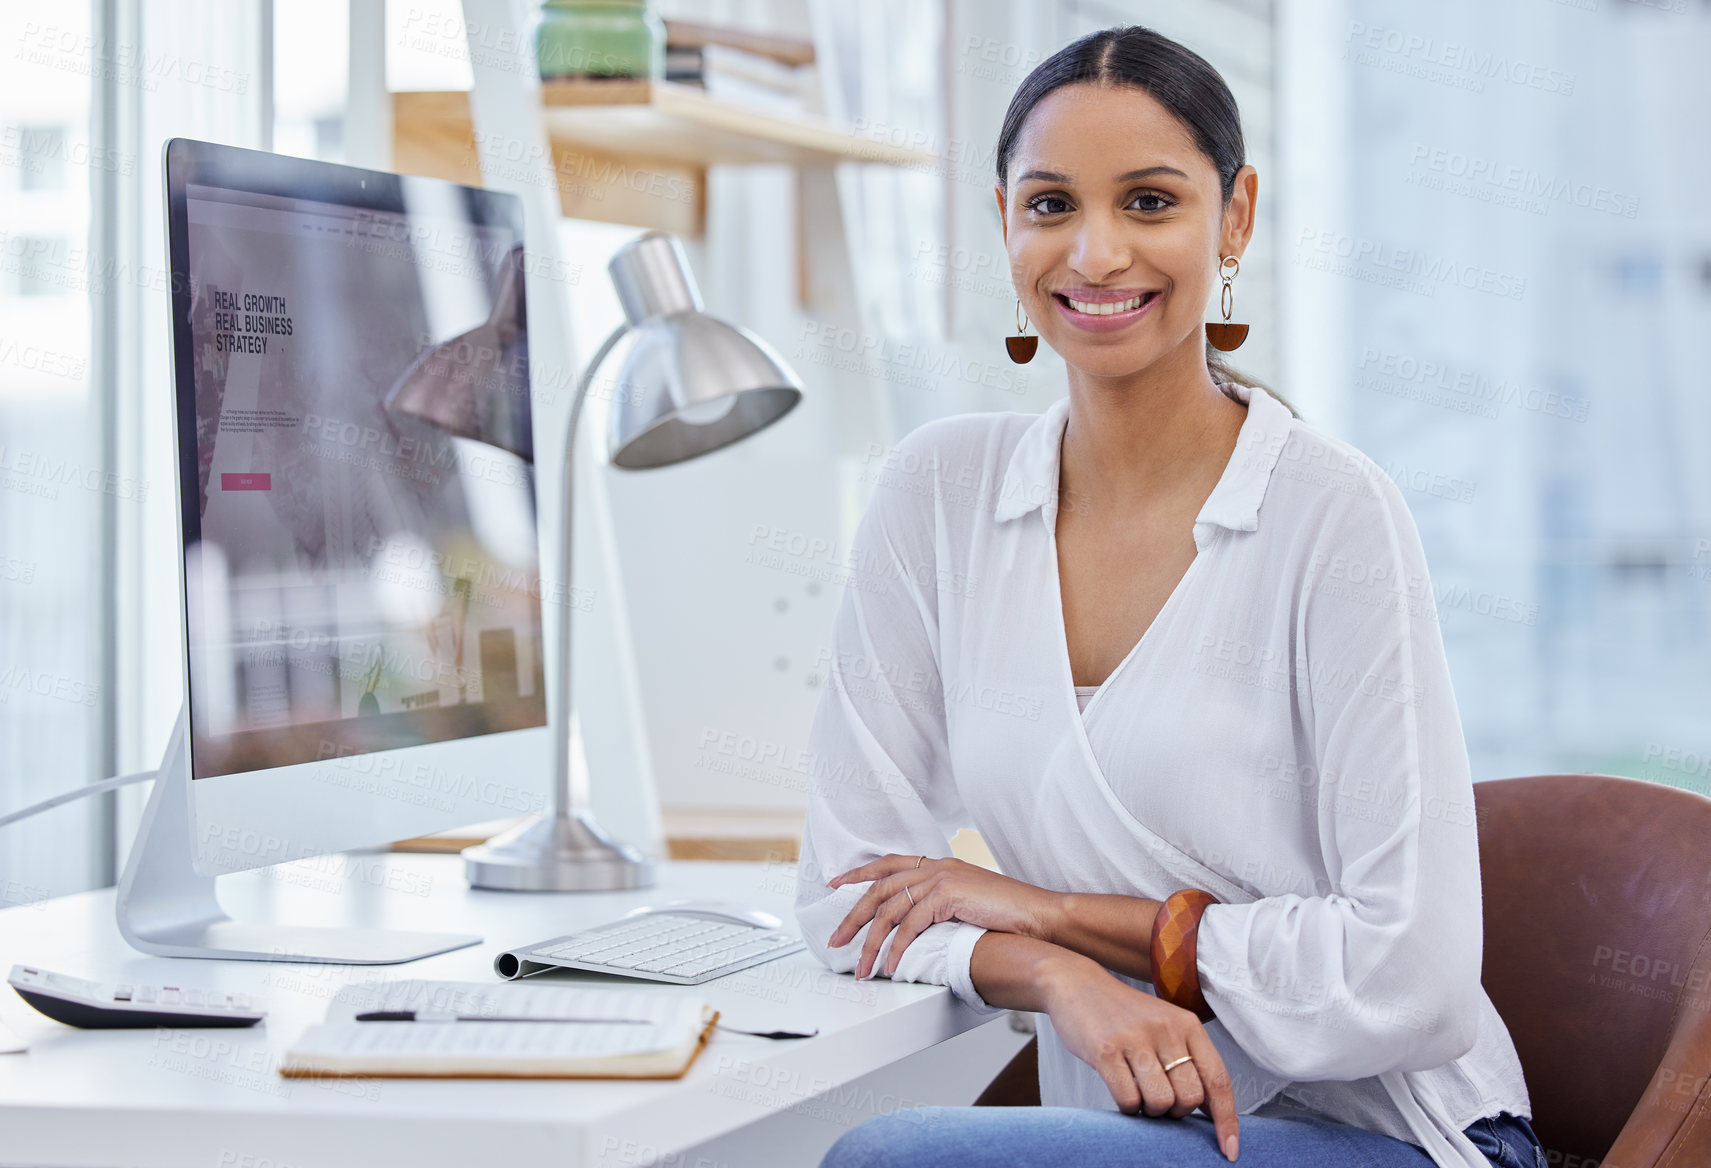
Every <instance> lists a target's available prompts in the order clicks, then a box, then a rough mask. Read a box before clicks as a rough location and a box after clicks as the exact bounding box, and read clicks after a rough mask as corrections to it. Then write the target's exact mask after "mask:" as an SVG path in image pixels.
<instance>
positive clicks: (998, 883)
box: [827, 855, 1062, 977]
mask: <svg viewBox="0 0 1711 1168" xmlns="http://www.w3.org/2000/svg"><path fill="white" fill-rule="evenodd" d="M864 880H871V881H873V887H871V888H869V889H868V890H867V891H866V892H864V893H862V896H861V899H860V900H858V901H856V904H855V907H854V908H852V909H851V910H850V912H849V915H848V916H846V917H844V919H843V921H842V922H841V923H840V924H839V925H838V927H837V928H836V929H834V930H832V935H831V937H830V938H828V940H827V944H828V945H829V946H830V947H831V948H833V949H836V948H838V947H839V946H840V945H847V944H849V942H850V940H851V939H852V938H853V937H854V936H855V935H856V934H857V933H859V932H861V928H862V926H863V925H865V924H867V923H868V922H869V921H872V922H873V927H872V928H870V929H868V931H867V940H866V942H865V943H864V944H863V945H862V950H861V958H860V959H859V960H858V961H857V962H856V968H855V975H856V976H857V977H866V976H867V975H868V973H869V972H870V971H871V970H872V969H873V963H874V962H875V961H876V960H877V959H878V957H879V949H880V946H882V945H884V944H885V938H886V937H887V936H889V935H890V934H891V931H892V930H893V929H896V931H897V937H896V939H895V940H893V941H892V942H891V952H890V953H889V954H888V955H887V956H886V961H885V974H886V976H887V977H889V976H891V975H892V974H893V973H895V972H897V963H898V962H899V961H901V960H902V959H903V951H904V950H905V949H907V948H908V947H909V945H910V943H911V942H912V941H914V940H915V938H916V937H919V936H920V935H921V934H922V933H923V932H925V931H926V929H927V927H928V926H929V925H934V924H937V923H938V922H940V921H950V920H957V921H964V922H966V923H968V924H971V925H980V926H981V927H982V928H986V929H991V930H993V931H994V932H999V933H1016V934H1018V935H1020V936H1024V937H1038V938H1040V939H1041V940H1050V939H1051V938H1050V936H1049V934H1050V932H1051V931H1052V928H1053V925H1052V922H1053V920H1054V918H1055V916H1056V915H1057V910H1058V908H1059V906H1060V904H1061V901H1062V894H1060V893H1056V892H1049V891H1047V890H1046V889H1044V888H1036V887H1035V886H1034V885H1032V884H1024V883H1022V882H1021V881H1020V880H1012V879H1011V878H1010V877H1008V876H1004V875H1000V874H999V873H997V872H993V871H991V870H990V869H987V868H982V867H980V866H978V865H976V864H968V863H964V862H963V861H962V860H927V859H923V858H922V857H920V856H899V855H889V856H881V857H880V858H879V859H877V860H874V861H872V862H871V863H867V864H863V865H862V866H861V867H859V868H852V869H850V870H849V871H848V872H845V873H844V874H843V875H841V876H837V877H834V878H833V879H832V881H831V882H830V884H829V885H828V887H831V888H838V887H841V886H842V885H845V884H860V883H861V882H862V881H864ZM905 889H907V891H905Z"/></svg>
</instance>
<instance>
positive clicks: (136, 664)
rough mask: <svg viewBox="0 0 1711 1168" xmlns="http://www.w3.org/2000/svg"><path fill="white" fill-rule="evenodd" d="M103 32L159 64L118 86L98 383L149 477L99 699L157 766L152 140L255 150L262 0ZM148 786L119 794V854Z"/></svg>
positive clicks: (171, 560) (160, 469) (146, 15)
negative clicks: (104, 696)
mask: <svg viewBox="0 0 1711 1168" xmlns="http://www.w3.org/2000/svg"><path fill="white" fill-rule="evenodd" d="M109 9H110V19H111V20H112V22H113V26H114V39H115V40H116V41H117V42H119V43H123V44H126V45H131V46H134V47H135V48H134V51H135V52H136V54H137V55H138V56H139V58H141V59H143V60H152V61H159V62H161V64H160V65H159V66H158V67H157V68H156V72H157V73H158V76H155V77H152V78H151V79H150V80H151V82H152V84H148V85H144V86H140V87H138V88H136V89H134V90H127V91H124V92H122V93H120V94H118V95H117V102H116V111H117V117H116V119H115V124H114V127H113V133H114V144H115V146H116V148H118V149H119V150H121V151H124V152H126V153H128V154H129V155H130V156H132V157H134V158H135V159H136V166H135V167H134V168H133V169H132V171H131V172H130V173H129V174H126V175H121V176H119V181H118V182H117V183H116V184H115V189H114V192H113V231H112V252H113V259H114V262H115V264H117V265H119V266H120V267H122V268H124V269H127V270H130V271H134V272H137V273H147V274H148V278H146V279H143V278H139V279H136V280H128V281H117V282H115V285H114V297H115V299H114V303H113V312H112V323H113V332H112V338H111V344H112V351H111V363H110V366H109V367H110V370H111V375H110V377H111V380H110V382H109V385H108V386H107V387H106V392H107V394H108V397H107V404H108V408H109V409H111V411H112V417H113V420H114V422H113V424H114V433H115V435H116V442H115V451H114V454H115V461H116V468H117V469H118V470H119V472H120V473H121V474H123V475H126V476H130V477H134V478H136V479H137V480H139V481H142V482H147V483H148V484H149V491H148V497H147V500H146V502H145V503H144V504H142V505H141V506H139V507H136V508H134V509H133V510H132V512H131V513H130V514H129V515H128V516H126V517H125V519H124V521H122V522H120V523H119V524H118V525H117V526H116V530H115V532H114V536H115V539H114V543H113V544H112V548H111V552H112V556H113V565H112V572H113V575H112V580H113V610H114V619H113V673H112V679H113V680H112V700H113V712H114V727H115V738H114V743H115V754H116V757H115V760H114V766H115V769H117V770H125V771H131V770H141V769H143V768H146V767H150V766H154V765H156V764H158V763H159V761H160V755H161V752H162V751H163V750H164V749H165V746H166V739H167V736H168V734H170V733H171V730H172V725H173V720H174V719H175V718H176V717H177V716H178V709H179V703H180V695H181V693H182V692H183V689H182V686H183V680H182V677H183V673H182V671H183V649H182V642H181V637H182V635H183V634H182V625H183V614H182V613H181V612H180V610H179V607H178V564H177V554H178V517H177V515H176V514H175V513H174V505H175V499H176V495H175V490H174V486H173V477H174V475H175V474H176V473H177V468H176V465H175V461H174V453H173V452H174V450H175V439H174V436H173V433H172V413H173V406H172V394H173V376H172V334H171V302H170V299H169V295H168V291H167V285H166V282H165V279H164V273H165V272H166V270H167V260H166V226H165V223H166V219H165V212H164V209H163V205H162V200H163V180H162V176H161V158H162V145H163V143H165V142H166V141H167V139H169V138H174V137H184V138H200V139H204V140H207V141H213V142H224V143H227V144H230V145H233V146H247V147H252V148H262V149H265V148H267V147H268V146H270V145H271V136H272V9H273V5H272V4H271V3H268V2H265V0H242V2H239V3H232V2H230V0H109ZM146 796H147V788H146V787H145V788H139V789H133V790H131V791H128V792H125V793H122V794H121V795H120V805H119V816H118V830H117V832H116V833H115V843H116V846H117V852H118V856H117V860H116V862H117V863H119V864H122V863H123V857H124V852H125V849H126V848H127V847H128V846H129V843H130V839H131V836H132V834H133V831H134V827H135V821H136V817H137V815H138V813H139V812H140V809H141V806H142V801H143V800H144V799H145V798H146Z"/></svg>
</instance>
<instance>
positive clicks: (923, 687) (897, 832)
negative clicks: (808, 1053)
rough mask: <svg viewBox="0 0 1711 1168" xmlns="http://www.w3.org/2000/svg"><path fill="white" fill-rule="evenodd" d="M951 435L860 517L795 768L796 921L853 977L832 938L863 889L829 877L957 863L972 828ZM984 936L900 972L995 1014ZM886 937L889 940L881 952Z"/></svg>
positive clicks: (943, 948)
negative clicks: (951, 622)
mask: <svg viewBox="0 0 1711 1168" xmlns="http://www.w3.org/2000/svg"><path fill="white" fill-rule="evenodd" d="M947 435H948V438H949V439H951V440H954V439H955V438H956V432H955V431H954V430H950V431H947V428H946V425H945V424H944V423H930V424H929V425H927V426H925V427H922V428H921V429H919V430H916V431H915V432H914V433H912V434H910V435H909V436H908V437H906V438H905V439H904V440H903V442H902V443H900V444H899V446H898V450H899V453H900V454H903V455H907V456H908V457H907V458H903V457H900V458H899V459H897V462H898V464H899V467H898V470H897V472H896V474H895V475H894V476H892V475H888V476H887V477H886V478H885V479H884V480H882V481H881V483H880V484H879V485H878V486H877V487H876V489H875V491H874V495H873V499H872V501H871V502H870V503H869V504H868V508H867V511H866V513H865V514H864V515H863V516H862V521H861V524H860V525H859V527H858V528H857V530H856V535H855V539H854V542H853V547H852V550H851V553H850V556H849V558H848V562H849V563H850V564H852V565H860V566H861V567H860V568H859V570H855V571H853V574H852V577H851V579H850V580H849V582H848V583H847V585H846V587H845V589H844V594H843V598H842V600H841V601H840V603H839V606H838V612H837V616H836V618H835V620H834V623H833V627H832V638H831V645H830V651H829V652H828V653H827V655H826V658H825V662H824V663H825V681H824V687H823V689H822V692H821V695H820V703H819V707H818V709H817V710H816V712H815V716H814V722H813V725H812V726H811V728H810V730H809V734H808V749H807V750H806V751H804V752H802V753H801V755H800V756H799V757H798V759H797V760H796V762H797V769H798V770H799V771H800V772H801V773H802V774H803V776H804V778H805V779H806V782H807V787H808V791H807V795H808V799H807V803H808V807H807V817H806V819H805V821H804V824H803V835H802V854H801V860H800V862H799V867H798V884H797V893H796V919H797V923H798V925H799V926H800V928H801V932H802V939H803V940H804V941H805V942H806V943H807V946H808V951H809V952H810V953H811V954H813V955H814V956H815V957H816V958H818V959H819V960H820V961H821V962H823V963H825V965H826V966H827V967H828V968H829V969H831V970H833V971H834V972H837V973H848V972H852V971H854V970H855V969H856V965H857V962H858V960H859V959H860V957H861V953H862V951H863V944H862V943H858V939H857V938H855V937H854V936H851V937H840V938H839V939H838V940H837V941H835V942H834V941H833V939H832V937H833V934H834V932H835V931H836V930H837V928H838V924H839V922H840V921H842V920H844V919H845V917H846V916H847V915H848V913H849V911H850V909H851V907H852V906H853V905H854V904H855V903H856V902H857V901H858V900H859V899H860V898H861V896H862V894H863V893H864V892H865V891H866V888H865V886H860V885H857V886H850V885H847V884H846V885H841V886H839V887H837V888H832V887H830V884H829V882H830V881H831V879H832V877H834V876H835V875H837V874H838V873H841V872H847V871H849V870H850V869H852V868H854V867H856V866H857V865H860V864H864V863H867V862H868V861H871V860H873V859H874V858H876V857H879V856H883V855H885V854H887V853H893V852H896V853H903V852H907V853H911V855H910V863H913V862H914V861H915V859H916V858H918V857H919V856H926V857H929V858H934V857H944V856H949V855H950V851H951V849H950V835H951V834H952V833H953V832H955V831H956V829H957V828H959V827H962V826H965V825H967V824H968V822H969V816H968V814H967V810H966V809H965V808H964V807H963V804H962V799H961V795H960V794H959V792H958V791H957V787H956V783H955V781H954V778H953V776H952V774H951V764H950V745H949V738H948V730H947V726H946V721H945V710H944V686H943V684H942V683H941V681H940V677H939V668H938V660H939V654H938V635H939V631H938V630H939V599H940V598H939V595H938V593H937V592H936V591H935V586H934V581H936V580H937V579H938V578H939V573H938V571H937V565H936V562H935V557H936V545H937V539H936V536H937V532H936V512H935V508H934V505H933V488H934V485H935V484H934V480H933V473H934V472H933V468H935V467H937V466H940V465H942V464H943V461H944V460H946V459H947V458H948V459H951V460H956V459H963V458H966V457H967V455H966V454H961V453H957V452H953V453H952V454H949V455H947V454H945V453H943V452H941V451H939V449H938V446H939V444H940V439H941V438H945V437H947ZM911 467H919V468H921V470H920V471H919V472H918V473H910V472H908V471H907V470H905V469H904V468H911ZM853 932H854V931H853V930H852V933H853ZM982 932H983V930H982V929H981V928H980V927H978V926H976V925H971V924H966V923H962V922H957V921H951V920H946V921H943V922H937V923H934V924H933V925H932V927H930V928H929V929H926V930H924V931H923V932H922V934H921V935H920V937H919V939H918V940H916V941H915V943H914V944H913V945H911V946H909V949H908V952H907V953H904V952H902V950H899V951H898V952H899V954H900V959H899V960H898V961H897V962H894V963H892V966H891V972H890V976H891V977H893V978H894V979H895V980H898V981H918V982H931V983H934V984H937V985H944V986H948V987H950V989H951V991H952V992H953V993H954V994H955V995H956V996H957V998H958V999H960V1000H961V1001H963V1002H964V1003H965V1004H967V1005H968V1006H970V1007H971V1008H973V1009H976V1010H982V1011H987V1012H996V1010H997V1007H993V1006H988V1005H987V1004H986V1003H984V1002H982V1001H981V1000H980V996H979V995H978V994H977V993H976V992H975V990H974V988H973V986H972V985H971V984H970V982H969V978H968V962H969V954H970V952H971V950H972V949H973V947H974V943H975V941H976V939H977V938H978V937H979V936H980V935H981V933H982ZM860 941H863V942H865V938H861V939H860ZM885 941H886V935H885V934H883V933H882V934H880V936H879V937H878V938H876V939H875V943H874V944H875V948H876V949H877V948H879V947H880V946H881V945H882V943H883V942H885ZM864 972H867V971H864Z"/></svg>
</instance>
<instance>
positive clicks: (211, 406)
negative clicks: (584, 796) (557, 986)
mask: <svg viewBox="0 0 1711 1168" xmlns="http://www.w3.org/2000/svg"><path fill="white" fill-rule="evenodd" d="M165 173H166V189H167V225H168V232H167V234H168V248H169V254H170V261H171V264H170V266H171V273H172V289H171V298H172V330H173V357H174V368H175V383H176V395H175V403H176V436H177V451H178V468H179V475H178V502H179V524H180V533H181V537H182V551H183V557H182V569H183V571H182V577H181V579H182V584H183V589H182V600H183V604H184V620H185V633H186V635H185V641H184V651H185V664H186V669H185V679H186V690H185V704H184V709H185V714H184V716H183V718H182V719H181V724H180V726H179V728H178V732H177V733H176V734H175V736H174V747H173V748H172V749H171V750H169V752H168V759H167V765H166V766H165V767H164V768H163V770H162V773H161V776H160V778H159V780H158V781H157V782H156V784H155V786H156V790H155V792H154V795H153V797H152V799H151V804H150V809H149V812H148V813H147V815H146V816H145V822H144V826H143V833H142V835H141V836H139V840H138V843H137V845H136V846H135V847H134V848H133V860H132V863H131V865H129V866H128V868H127V871H126V874H125V879H124V880H123V881H122V882H121V887H120V917H121V926H122V927H123V928H124V929H125V930H126V935H127V937H128V938H129V939H131V940H132V942H133V943H134V944H137V945H138V946H139V947H140V948H144V949H146V950H148V951H151V952H161V953H170V954H171V955H175V956H198V955H200V956H220V957H244V956H248V957H255V958H259V959H285V960H317V961H357V962H382V961H396V960H403V959H408V958H410V957H415V956H424V955H426V954H427V953H430V952H437V951H443V950H444V949H447V948H454V947H457V946H458V945H462V944H470V943H473V942H474V941H476V940H478V938H473V937H468V936H461V937H449V936H438V937H436V936H433V935H426V934H421V935H413V936H408V937H406V936H402V935H397V934H391V935H388V934H380V933H361V934H359V933H355V932H349V931H346V932H340V933H337V934H336V935H335V934H334V931H331V930H326V929H319V928H311V929H309V930H307V931H305V930H303V929H291V928H287V927H285V926H284V925H283V923H271V924H247V925H240V924H237V923H236V922H232V921H229V920H227V919H226V918H225V917H224V914H223V913H221V912H220V911H219V908H218V903H217V901H216V900H215V899H214V897H213V880H214V878H215V877H216V876H218V875H219V874H221V873H229V872H235V871H238V870H241V869H246V868H255V867H260V866H264V865H270V864H276V863H280V862H283V861H290V860H299V859H303V858H306V857H311V856H318V855H322V854H326V853H331V852H337V851H341V850H345V849H349V848H353V847H361V846H367V845H375V844H384V843H387V842H389V841H393V840H398V839H403V838H408V837H412V836H418V835H422V834H426V833H429V832H433V831H438V830H443V829H446V828H451V827H456V826H460V825H465V824H470V823H474V822H482V821H488V820H493V819H498V818H504V817H509V816H514V815H522V814H527V813H532V812H535V811H539V810H540V809H541V808H542V807H543V806H544V804H545V779H546V761H547V757H548V742H547V736H546V730H545V729H544V728H545V726H546V723H547V707H546V692H545V690H546V686H545V664H544V656H543V645H542V635H541V594H540V572H539V558H540V543H539V539H538V536H537V531H536V511H535V482H534V466H533V448H534V447H533V434H532V428H531V409H530V405H531V396H530V378H529V360H528V325H527V312H526V307H525V296H524V289H523V285H524V278H523V277H524V270H525V253H524V251H523V231H522V209H521V206H520V204H519V201H518V200H517V199H516V198H515V197H514V196H511V195H506V194H502V193H497V192H492V191H484V190H478V189H474V188H470V187H463V186H458V185H456V184H453V183H448V182H441V181H438V180H432V179H424V178H409V177H401V176H398V175H392V174H384V173H380V172H375V171H368V170H359V169H356V168H352V167H346V166H336V165H332V164H328V163H321V162H311V161H307V160H303V159H297V158H288V157H284V156H280V155H274V154H268V153H263V152H259V151H252V150H241V149H237V148H233V147H228V146H218V145H213V144H209V143H204V142H193V141H187V140H184V139H175V140H173V141H170V142H168V143H167V144H166V149H165ZM164 405H165V403H162V406H163V407H164ZM174 800H178V801H180V802H182V804H183V805H184V806H183V808H182V810H180V809H178V808H177V807H176V806H174V803H173V801H174ZM185 830H187V831H188V836H187V838H179V837H180V836H181V835H183V833H184V831H185ZM192 886H195V887H197V888H200V889H202V890H203V891H202V892H200V893H196V894H194V897H192V899H193V900H195V902H196V903H197V904H199V905H200V909H199V911H197V912H192V913H189V914H186V913H185V912H184V911H183V908H182V905H183V903H184V902H185V899H186V897H188V896H191V895H192V894H191V893H190V892H189V891H188V889H189V888H190V887H192ZM187 917H188V920H187Z"/></svg>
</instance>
